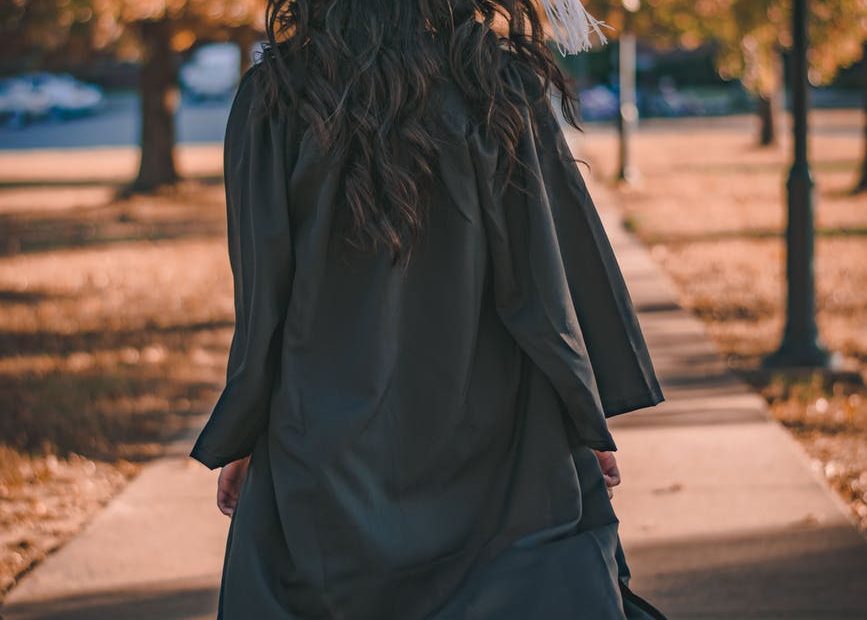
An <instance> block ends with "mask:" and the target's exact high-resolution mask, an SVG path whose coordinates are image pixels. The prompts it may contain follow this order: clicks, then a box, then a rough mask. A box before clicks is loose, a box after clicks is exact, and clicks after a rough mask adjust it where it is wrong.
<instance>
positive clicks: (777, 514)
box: [0, 188, 867, 620]
mask: <svg viewBox="0 0 867 620" xmlns="http://www.w3.org/2000/svg"><path fill="white" fill-rule="evenodd" d="M594 196H595V197H596V200H597V202H598V203H600V206H603V205H604V203H606V202H607V200H608V197H607V196H606V194H605V193H604V191H603V190H602V189H601V188H600V189H598V190H595V191H594ZM603 216H604V217H605V219H606V225H607V229H608V231H609V234H610V235H611V237H612V240H613V241H614V243H615V246H616V251H617V255H618V258H619V260H620V264H621V266H622V267H623V270H624V272H625V274H626V278H627V281H628V285H629V289H630V291H631V293H632V297H633V300H634V302H635V304H636V306H637V308H638V309H639V313H640V320H641V324H642V327H643V328H644V331H645V335H646V337H647V339H648V342H649V345H650V348H651V351H652V353H653V358H654V361H655V363H656V366H657V368H658V370H659V373H660V378H661V381H662V384H663V389H664V391H665V393H666V396H667V401H666V402H665V403H663V404H661V405H659V406H658V407H654V408H652V409H646V410H643V411H640V412H635V413H631V414H627V415H625V416H622V417H620V418H616V419H615V420H614V421H613V423H612V426H613V428H614V429H615V431H614V432H615V438H616V440H617V442H618V445H619V446H620V451H619V452H618V460H619V462H620V464H621V469H622V472H623V478H624V482H623V484H622V485H621V487H619V489H618V491H617V494H616V497H615V500H614V501H615V506H616V508H617V511H618V514H619V516H620V519H621V522H622V526H621V527H622V530H621V531H622V536H623V540H624V544H625V546H626V552H627V558H628V559H629V562H630V566H631V568H632V571H633V574H634V578H633V582H632V586H633V589H634V590H635V591H636V592H638V593H639V594H641V595H643V596H645V597H646V598H648V599H649V600H650V601H652V602H653V603H654V604H656V605H657V606H659V607H660V608H661V609H662V610H663V611H665V612H666V613H667V614H668V615H669V616H670V618H671V619H672V620H675V619H678V618H683V619H687V618H696V619H710V618H719V619H722V618H727V619H728V618H731V619H736V620H737V619H744V620H746V619H750V618H768V619H770V618H779V619H782V618H786V619H789V618H792V619H811V620H820V619H826V618H827V619H829V620H831V619H833V620H848V619H859V618H860V619H867V544H865V541H864V539H863V538H862V537H861V536H860V535H859V534H858V533H857V531H856V530H855V529H854V527H853V526H852V525H851V523H850V522H849V521H848V519H847V517H846V516H845V514H844V508H843V506H842V504H841V503H840V502H839V500H838V499H837V498H836V496H834V495H833V494H832V492H831V491H830V490H829V489H828V488H827V487H826V486H825V485H824V483H823V482H822V481H821V480H820V479H819V478H818V477H816V476H815V475H814V474H813V472H812V470H811V468H810V464H809V462H808V460H807V458H806V455H805V454H804V453H803V452H802V451H801V449H800V447H799V446H798V445H797V444H796V442H795V441H794V440H793V439H792V438H791V437H790V436H789V435H788V434H787V432H786V431H785V430H783V429H782V428H781V427H780V426H778V425H777V424H776V423H775V422H773V421H771V420H770V418H769V417H768V415H767V412H766V409H765V405H764V401H763V400H762V399H761V398H760V397H759V396H757V395H755V394H754V393H753V392H751V391H750V390H749V389H748V388H747V387H746V386H745V385H744V384H743V383H741V382H740V381H738V380H737V379H736V378H735V377H734V376H733V375H732V374H731V373H730V372H728V371H727V370H726V367H725V364H724V362H723V360H722V358H721V357H720V355H719V354H718V352H717V351H716V350H715V348H714V347H713V346H712V344H711V343H710V341H709V340H708V338H707V336H706V335H705V331H704V327H703V325H702V324H701V323H700V322H699V321H698V320H697V319H695V318H692V317H691V316H690V315H689V314H687V313H686V312H685V311H683V310H682V309H681V308H680V307H679V306H678V305H677V301H676V299H677V298H676V294H675V290H674V287H673V285H672V283H671V282H670V281H669V279H668V278H667V277H666V276H665V275H664V274H663V273H662V272H661V271H660V270H659V268H658V267H657V266H656V265H655V263H654V262H653V261H652V260H651V258H650V256H649V255H648V253H647V251H646V250H645V249H644V247H643V246H641V245H640V244H638V243H637V242H636V241H635V240H634V238H632V237H631V236H630V235H628V234H627V233H625V232H624V230H623V228H622V227H621V226H620V222H619V221H618V220H617V217H618V216H617V213H616V212H615V211H613V210H611V209H603ZM198 426H199V424H197V425H196V428H194V429H192V430H191V432H190V434H189V436H188V437H185V438H184V439H183V440H182V441H179V442H178V443H177V444H175V445H174V446H173V449H172V451H171V454H170V455H168V456H167V457H165V458H162V459H160V460H158V461H155V462H153V463H151V464H150V465H148V466H146V467H145V468H144V470H143V471H142V473H141V474H140V475H139V476H138V477H137V478H136V479H135V480H134V481H133V482H132V483H130V484H129V486H127V488H126V489H125V490H124V491H123V492H122V493H121V494H120V495H118V496H117V497H116V498H115V499H114V500H113V501H112V502H111V504H109V506H108V507H107V508H105V509H104V510H103V511H102V512H101V513H100V514H98V515H97V516H96V518H95V519H93V521H91V522H90V523H89V525H88V526H87V527H86V528H85V530H84V531H83V532H82V533H81V534H80V535H79V536H77V537H76V538H75V539H74V540H72V541H71V542H69V543H68V544H67V545H65V546H64V547H63V548H61V549H60V550H59V551H58V552H56V553H55V554H53V555H51V556H50V557H49V558H47V559H46V560H45V562H43V563H42V564H41V565H40V566H38V567H37V568H36V569H35V570H34V571H32V572H31V573H29V574H28V575H26V576H25V577H24V578H22V579H21V581H20V584H19V585H18V586H17V587H16V588H15V589H13V590H12V592H11V593H10V596H9V597H8V599H7V605H6V607H5V608H4V609H2V610H0V613H2V614H3V617H4V618H7V619H8V620H13V619H14V620H24V619H36V618H39V619H47V618H63V619H64V620H79V619H81V620H85V619H86V620H94V619H104V618H105V619H112V620H127V619H145V618H148V619H151V618H159V619H161V620H174V619H181V618H184V619H188V618H189V619H198V618H202V619H204V618H213V617H214V615H215V611H216V599H217V588H218V585H219V576H220V568H221V563H222V554H223V546H224V544H225V536H226V528H227V527H228V520H227V519H226V518H225V517H223V516H222V515H221V514H219V512H218V511H217V509H216V507H215V504H214V494H215V488H216V475H217V474H216V472H210V471H208V470H207V469H205V468H204V467H203V466H201V465H200V464H198V463H196V462H194V461H192V460H191V459H188V458H187V457H186V454H187V451H188V449H189V447H190V446H191V442H192V439H193V437H194V436H195V433H196V432H197V431H198ZM528 620H543V619H528Z"/></svg>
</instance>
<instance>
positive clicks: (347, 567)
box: [190, 60, 664, 620]
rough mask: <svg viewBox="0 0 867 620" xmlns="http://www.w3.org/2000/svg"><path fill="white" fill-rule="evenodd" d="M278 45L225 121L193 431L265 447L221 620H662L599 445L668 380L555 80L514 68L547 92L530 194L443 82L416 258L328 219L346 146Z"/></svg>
mask: <svg viewBox="0 0 867 620" xmlns="http://www.w3.org/2000/svg"><path fill="white" fill-rule="evenodd" d="M259 67H260V66H259V65H255V66H254V67H252V68H251V69H250V70H248V71H247V73H245V75H244V76H243V78H242V81H241V83H240V86H239V89H238V92H237V94H236V95H235V99H234V102H233V105H232V109H231V113H230V116H229V120H228V124H227V129H226V139H225V160H224V164H225V179H226V197H227V212H228V240H229V258H230V262H231V266H232V272H233V276H234V286H235V289H234V290H235V310H236V317H235V318H236V324H235V331H234V336H233V339H232V343H231V349H230V353H229V359H228V369H227V380H226V385H225V388H224V389H223V391H222V393H221V395H220V397H219V399H218V401H217V403H216V405H215V407H214V409H213V411H212V412H211V416H210V419H209V420H208V422H207V424H206V425H205V427H204V429H203V430H202V432H201V434H200V435H199V437H198V438H197V440H196V442H195V446H194V447H193V449H192V451H191V453H190V455H191V456H192V457H193V458H195V459H196V460H198V461H200V462H201V463H203V464H204V465H206V466H207V467H209V468H211V469H215V468H217V467H220V466H223V465H225V464H226V463H229V462H230V461H233V460H235V459H238V458H241V457H244V456H246V455H251V460H250V466H249V469H248V473H247V477H246V479H245V481H244V484H243V486H242V489H241V495H240V498H239V500H238V505H237V507H236V510H235V513H234V515H233V516H232V519H231V525H230V527H229V535H228V540H227V545H226V554H225V562H224V565H223V577H222V584H221V589H220V603H219V617H220V618H224V619H226V620H230V619H232V620H234V619H247V618H255V619H257V620H268V619H275V620H276V619H286V620H289V619H298V620H301V619H303V620H319V619H322V620H326V619H328V620H337V619H340V620H368V619H369V620H422V619H427V620H532V619H541V620H567V619H568V620H579V619H586V620H608V619H622V618H644V619H646V618H662V617H663V616H662V614H660V613H659V612H658V611H657V610H655V609H654V608H653V607H652V606H651V605H650V604H649V603H647V602H646V601H644V600H643V599H641V598H640V597H638V596H636V595H635V594H633V593H632V592H631V591H630V590H629V587H628V583H629V578H630V574H629V569H628V567H627V564H626V561H625V557H624V554H623V550H622V548H621V546H620V540H619V537H618V520H617V517H616V515H615V513H614V511H613V510H612V506H611V503H610V501H609V499H608V496H607V493H606V490H605V485H604V481H603V478H602V475H601V471H600V467H599V464H598V462H597V460H596V457H595V455H594V454H593V451H592V448H596V449H600V450H616V445H615V443H614V441H613V439H612V436H611V434H610V433H609V431H608V428H607V423H606V418H608V417H611V416H613V415H617V414H622V413H626V412H628V411H633V410H635V409H639V408H642V407H648V406H651V405H655V404H657V403H659V402H661V401H662V400H663V398H664V397H663V394H662V391H661V390H660V387H659V384H658V381H657V378H656V376H655V374H654V370H653V367H652V364H651V360H650V357H649V355H648V351H647V348H646V345H645V342H644V339H643V336H642V334H641V331H640V328H639V325H638V322H637V319H636V316H635V312H634V309H633V306H632V302H631V300H630V297H629V294H628V292H627V289H626V287H625V284H624V281H623V278H622V275H621V272H620V269H619V267H618V264H617V262H616V260H615V257H614V254H613V252H612V249H611V246H610V244H609V241H608V238H607V236H606V234H605V232H604V230H603V228H602V224H601V222H600V220H599V217H598V214H597V212H596V210H595V207H594V205H593V202H592V200H591V198H590V196H589V194H588V192H587V188H586V186H585V184H584V181H583V179H582V177H581V175H580V173H579V171H578V168H577V167H576V165H575V163H574V162H573V161H571V159H570V152H569V148H568V146H567V144H566V142H565V139H564V136H563V133H562V131H561V129H560V126H559V125H558V123H557V120H556V117H555V116H554V113H553V110H552V108H551V106H550V103H549V102H548V99H547V97H545V96H544V93H543V92H542V90H541V84H540V83H539V81H538V80H537V79H536V78H535V76H532V75H527V74H525V70H524V69H522V68H521V67H519V66H518V65H517V63H515V62H514V61H511V60H510V61H506V62H505V64H504V65H503V67H502V69H501V70H502V72H503V75H504V78H505V79H507V80H510V81H511V83H512V84H513V85H514V86H515V87H516V88H520V89H523V92H524V94H525V95H526V98H527V102H528V103H527V106H526V109H525V115H526V119H527V122H528V125H527V128H526V129H525V131H524V133H523V135H521V137H520V143H519V145H518V152H519V156H520V159H521V162H522V163H523V164H524V166H523V167H520V168H518V169H516V170H515V172H514V174H516V175H521V176H520V178H522V179H523V187H524V188H526V189H529V190H530V191H528V192H522V191H518V189H516V186H514V185H509V186H506V185H505V184H503V183H501V182H500V180H499V179H500V176H499V171H500V170H501V166H500V164H502V161H500V158H501V157H502V154H501V148H500V146H499V145H498V144H497V143H496V142H495V141H494V140H493V139H490V138H486V137H485V136H484V134H483V132H482V131H481V129H480V128H479V127H478V125H477V124H476V123H474V122H472V121H471V120H470V119H471V115H470V113H469V111H468V108H467V106H466V104H465V103H464V101H463V99H462V97H461V96H460V95H459V91H458V90H457V89H456V88H455V87H454V86H453V85H450V84H448V83H443V86H442V89H441V95H442V101H443V105H442V110H443V118H442V121H441V123H440V125H439V126H440V127H441V130H442V131H441V134H442V135H441V136H440V137H439V138H438V139H439V140H440V145H439V153H440V155H439V157H438V158H437V162H436V168H437V171H438V178H437V182H436V183H435V187H434V188H433V190H432V191H433V192H434V195H433V200H432V202H431V209H430V212H429V220H428V223H427V226H426V229H425V233H424V237H423V240H422V241H421V243H420V245H418V246H417V247H416V248H415V249H414V251H413V255H412V260H411V262H410V264H409V267H408V268H406V269H402V268H401V267H400V266H397V267H393V266H392V265H391V263H390V260H389V257H388V256H387V254H386V253H385V252H383V253H382V254H377V255H362V254H358V253H353V252H352V251H351V250H349V249H347V248H348V246H347V245H346V244H344V243H342V242H340V240H339V239H337V238H336V236H334V235H332V234H331V230H332V229H333V228H334V227H335V226H336V225H337V223H338V222H340V221H341V220H340V217H341V212H342V211H341V210H340V209H336V208H335V205H336V204H337V203H336V200H335V196H336V193H337V191H338V190H339V185H340V183H339V180H340V179H339V175H340V174H341V166H340V162H336V161H334V160H333V158H332V157H331V156H329V155H327V154H323V153H322V151H321V150H319V148H318V147H317V141H316V139H315V137H314V135H313V132H312V130H311V129H309V128H298V127H295V126H293V124H292V122H290V121H289V120H287V119H286V118H284V116H285V115H280V114H278V113H261V112H259V111H258V109H255V108H254V105H253V104H254V103H255V102H257V101H258V100H259V98H260V94H259V89H260V88H261V85H260V83H259V79H258V77H257V74H259ZM259 77H261V76H259ZM533 119H535V121H536V123H535V126H534V125H533V124H531V121H532V120H533Z"/></svg>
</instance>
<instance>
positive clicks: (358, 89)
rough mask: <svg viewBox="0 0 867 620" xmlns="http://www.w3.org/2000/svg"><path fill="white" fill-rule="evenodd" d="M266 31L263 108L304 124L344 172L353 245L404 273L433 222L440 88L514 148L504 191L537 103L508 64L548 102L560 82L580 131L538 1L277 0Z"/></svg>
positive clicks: (566, 108)
mask: <svg viewBox="0 0 867 620" xmlns="http://www.w3.org/2000/svg"><path fill="white" fill-rule="evenodd" d="M266 31H267V36H268V42H267V43H266V45H265V48H264V52H263V55H262V62H263V63H264V66H263V69H264V71H263V75H264V78H265V91H264V92H265V96H264V99H265V100H266V101H265V102H264V103H265V105H266V106H267V107H268V108H269V109H272V110H273V109H275V108H279V109H281V110H282V111H285V112H288V113H290V114H296V115H298V116H296V118H300V119H302V121H303V123H304V124H306V125H309V126H311V127H312V129H313V130H314V131H315V132H316V135H317V138H318V139H319V141H320V142H321V144H322V147H323V148H324V149H325V150H326V151H327V152H330V153H333V154H334V155H335V156H336V157H338V158H340V159H339V161H343V162H345V169H344V170H343V175H342V184H343V187H342V188H341V191H340V193H339V195H340V196H341V199H342V200H344V201H345V205H342V207H344V208H346V209H348V214H347V215H351V218H349V220H350V221H351V225H350V226H349V228H350V229H349V230H348V231H346V232H345V233H344V238H345V239H346V240H347V241H348V242H349V243H350V244H351V245H352V246H354V247H356V248H360V249H372V250H374V251H375V250H377V249H379V248H381V247H385V248H387V249H388V250H389V251H390V253H391V257H392V261H393V262H394V263H397V262H399V261H401V260H404V261H408V260H409V255H410V253H411V249H412V247H413V245H414V244H415V242H416V241H417V240H418V238H419V237H420V235H421V234H422V231H423V229H424V226H425V222H426V215H427V210H428V208H429V200H428V199H429V194H430V192H429V191H428V189H429V187H430V184H431V183H432V182H433V180H434V178H435V170H434V169H433V166H432V162H434V161H435V153H436V123H435V122H434V119H435V117H436V114H435V112H436V110H435V107H436V105H438V104H437V101H438V99H437V97H436V96H435V95H436V88H435V85H436V82H437V80H439V79H451V80H452V81H453V82H454V83H455V84H456V85H457V86H458V88H459V89H460V91H461V92H462V93H463V95H464V97H465V99H466V101H467V102H469V104H470V106H471V108H472V110H471V111H472V113H473V114H474V115H475V119H477V120H478V122H479V123H480V126H481V127H482V128H483V131H485V132H486V134H485V135H487V136H494V137H495V138H496V139H497V140H498V141H499V143H500V144H502V146H503V147H504V148H505V152H506V154H507V156H508V157H507V158H506V159H507V170H506V181H510V180H511V172H512V170H513V168H514V167H515V165H518V166H520V165H521V162H519V161H518V159H517V157H516V155H515V151H516V144H517V141H518V138H519V136H520V133H521V132H522V130H523V129H524V127H523V111H522V109H521V106H522V105H526V104H527V103H528V102H526V101H524V100H523V99H522V96H521V94H520V93H519V92H517V91H516V89H515V88H514V86H510V84H509V83H508V81H506V80H505V79H504V78H503V76H502V74H501V72H500V67H501V66H502V63H503V61H504V60H506V58H505V56H504V55H506V54H509V55H511V57H512V58H511V59H510V60H511V61H512V62H517V63H519V64H520V66H521V69H522V70H526V71H527V72H532V73H533V74H535V75H537V76H538V77H539V78H540V86H541V88H540V90H539V91H538V93H539V96H545V92H546V91H547V90H548V87H549V86H550V85H551V84H553V85H554V86H555V87H556V88H557V90H558V91H559V93H560V95H561V97H560V101H561V110H562V114H563V117H564V119H565V120H566V122H568V123H569V124H571V125H572V126H574V127H576V128H577V127H578V123H577V120H576V116H577V100H576V98H575V96H574V90H573V88H572V86H573V85H572V82H571V80H570V79H569V78H567V77H566V75H565V74H564V73H563V72H562V71H561V70H560V68H559V67H558V65H557V64H556V62H555V60H554V56H553V53H552V52H551V50H550V49H549V48H548V46H547V44H546V42H545V35H544V32H543V28H542V22H541V18H540V12H539V11H538V9H537V7H536V4H535V2H534V0H268V4H267V11H266ZM531 103H532V102H531ZM344 213H345V212H344Z"/></svg>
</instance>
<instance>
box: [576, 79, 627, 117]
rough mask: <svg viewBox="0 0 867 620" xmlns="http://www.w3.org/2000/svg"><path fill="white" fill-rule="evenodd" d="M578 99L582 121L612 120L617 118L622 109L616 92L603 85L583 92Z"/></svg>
mask: <svg viewBox="0 0 867 620" xmlns="http://www.w3.org/2000/svg"><path fill="white" fill-rule="evenodd" d="M578 99H579V101H580V103H581V119H582V120H586V121H605V120H611V119H613V118H615V117H616V116H617V113H618V110H619V107H620V103H619V102H618V101H617V95H616V94H615V93H614V91H612V90H611V89H610V88H608V87H607V86H604V85H602V84H597V85H596V86H591V87H590V88H585V89H583V90H581V92H580V93H579V95H578Z"/></svg>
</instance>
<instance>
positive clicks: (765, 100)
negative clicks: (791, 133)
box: [758, 50, 786, 146]
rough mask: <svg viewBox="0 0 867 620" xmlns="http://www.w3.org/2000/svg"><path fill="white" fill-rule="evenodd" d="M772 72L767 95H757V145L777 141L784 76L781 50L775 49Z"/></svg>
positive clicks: (772, 143)
mask: <svg viewBox="0 0 867 620" xmlns="http://www.w3.org/2000/svg"><path fill="white" fill-rule="evenodd" d="M771 62H772V64H773V66H772V71H773V72H774V80H773V81H774V87H773V89H772V90H771V92H770V93H769V94H768V95H762V94H760V95H759V106H758V114H759V145H760V146H772V145H774V144H776V143H777V137H778V135H779V125H778V123H779V120H780V117H781V116H782V112H783V93H784V91H785V88H784V87H785V83H786V82H785V78H784V76H783V59H782V55H781V51H779V50H777V51H775V52H774V54H773V55H772V60H771Z"/></svg>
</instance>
